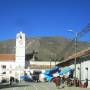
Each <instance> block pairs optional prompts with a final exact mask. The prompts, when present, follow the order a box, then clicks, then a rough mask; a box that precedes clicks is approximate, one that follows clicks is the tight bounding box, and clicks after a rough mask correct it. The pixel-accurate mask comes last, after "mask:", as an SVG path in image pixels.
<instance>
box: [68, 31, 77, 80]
mask: <svg viewBox="0 0 90 90" xmlns="http://www.w3.org/2000/svg"><path fill="white" fill-rule="evenodd" d="M68 31H69V32H73V33H74V34H75V60H74V65H75V79H76V63H77V35H78V33H77V32H75V31H73V30H68Z"/></svg>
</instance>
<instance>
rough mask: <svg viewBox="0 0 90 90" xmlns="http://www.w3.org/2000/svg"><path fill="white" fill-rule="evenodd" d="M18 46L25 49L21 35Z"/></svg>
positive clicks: (18, 38)
mask: <svg viewBox="0 0 90 90" xmlns="http://www.w3.org/2000/svg"><path fill="white" fill-rule="evenodd" d="M17 44H18V46H19V47H23V46H24V42H23V37H22V35H19V36H18V37H17Z"/></svg>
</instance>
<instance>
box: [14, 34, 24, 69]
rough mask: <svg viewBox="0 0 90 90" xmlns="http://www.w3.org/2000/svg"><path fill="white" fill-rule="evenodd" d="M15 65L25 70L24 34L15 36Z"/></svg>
mask: <svg viewBox="0 0 90 90" xmlns="http://www.w3.org/2000/svg"><path fill="white" fill-rule="evenodd" d="M15 62H16V65H17V66H20V67H22V68H25V34H24V33H22V32H20V33H17V35H16V61H15Z"/></svg>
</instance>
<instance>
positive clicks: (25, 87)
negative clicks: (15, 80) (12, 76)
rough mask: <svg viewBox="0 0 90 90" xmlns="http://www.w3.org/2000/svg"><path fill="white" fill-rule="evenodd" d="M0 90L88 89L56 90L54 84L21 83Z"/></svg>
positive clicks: (86, 89)
mask: <svg viewBox="0 0 90 90" xmlns="http://www.w3.org/2000/svg"><path fill="white" fill-rule="evenodd" d="M0 90H90V88H79V87H64V88H59V89H58V88H56V86H55V84H54V83H51V82H47V83H44V82H43V83H31V82H29V83H21V84H18V85H14V86H13V87H10V86H9V85H4V86H0Z"/></svg>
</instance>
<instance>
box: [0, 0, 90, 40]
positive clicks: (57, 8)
mask: <svg viewBox="0 0 90 90" xmlns="http://www.w3.org/2000/svg"><path fill="white" fill-rule="evenodd" d="M89 22H90V0H0V40H6V39H12V38H15V37H16V33H17V32H19V31H23V32H25V34H26V36H27V37H28V36H30V37H38V36H39V37H42V36H64V37H67V38H73V37H74V36H75V34H74V33H70V32H67V30H69V29H72V30H74V31H75V32H79V31H81V30H82V29H83V28H84V27H85V26H86V25H87V24H88V23H89ZM89 34H90V33H88V34H86V35H85V36H83V38H82V40H87V41H89V40H90V37H89Z"/></svg>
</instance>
